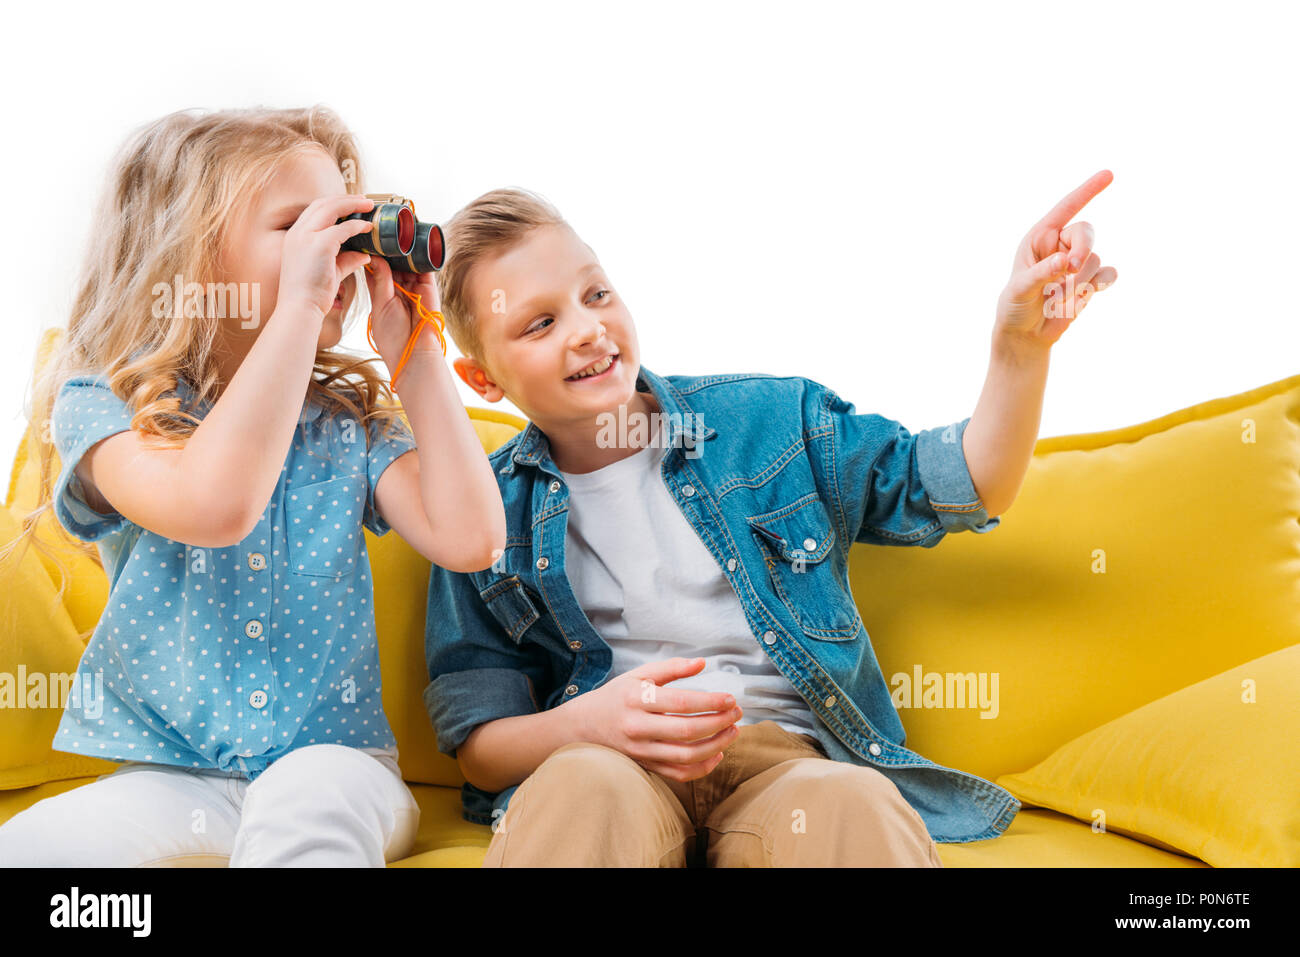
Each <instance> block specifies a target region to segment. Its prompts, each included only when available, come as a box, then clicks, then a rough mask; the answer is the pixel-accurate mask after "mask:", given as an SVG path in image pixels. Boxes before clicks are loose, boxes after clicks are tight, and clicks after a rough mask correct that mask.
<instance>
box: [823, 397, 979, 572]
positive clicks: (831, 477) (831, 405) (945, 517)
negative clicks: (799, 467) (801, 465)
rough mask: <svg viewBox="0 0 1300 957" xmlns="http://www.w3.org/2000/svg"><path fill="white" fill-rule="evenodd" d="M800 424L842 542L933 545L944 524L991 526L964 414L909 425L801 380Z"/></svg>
mask: <svg viewBox="0 0 1300 957" xmlns="http://www.w3.org/2000/svg"><path fill="white" fill-rule="evenodd" d="M805 382H806V383H807V388H806V391H805V395H804V430H805V433H806V434H809V435H812V436H816V438H815V439H814V440H812V441H811V442H810V451H809V459H810V461H811V462H812V464H813V468H814V470H815V472H816V474H817V481H818V486H819V489H820V490H821V491H822V494H823V497H824V498H825V500H827V501H828V502H830V503H831V505H832V510H833V513H834V515H833V518H834V521H835V523H836V529H837V531H838V533H839V534H840V536H841V537H842V539H843V540H844V541H846V542H863V543H866V544H870V545H920V546H922V547H924V548H932V547H933V546H935V545H937V544H938V543H939V542H940V541H942V540H943V538H944V536H945V535H947V534H948V533H949V532H960V531H965V530H968V529H969V530H972V531H976V532H981V533H984V532H990V531H992V530H993V529H995V528H997V526H998V525H999V524H1000V523H1001V521H1002V520H1001V519H1000V518H994V517H991V516H990V515H989V513H988V511H987V509H986V508H985V505H984V502H983V501H982V500H981V499H980V497H979V493H978V492H976V490H975V487H974V485H973V483H972V481H971V475H970V471H969V469H968V468H967V465H966V459H965V456H964V453H963V451H962V447H963V442H962V435H963V432H964V430H965V429H966V427H967V426H968V424H969V423H970V421H971V420H970V419H962V420H960V421H958V422H953V423H951V424H950V425H946V426H941V427H939V428H933V429H927V430H925V431H923V432H918V433H912V432H909V431H908V430H907V429H906V428H905V427H904V426H903V425H902V423H900V422H897V421H895V420H893V419H890V418H887V417H886V416H883V415H878V414H876V413H871V412H868V413H858V412H856V411H855V410H854V406H853V403H851V402H847V401H845V400H844V399H842V398H840V397H839V396H838V395H837V394H836V393H834V392H833V391H831V390H830V389H828V388H827V387H825V386H823V385H821V384H820V383H817V382H813V381H812V380H805Z"/></svg>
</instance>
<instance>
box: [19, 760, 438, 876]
mask: <svg viewBox="0 0 1300 957" xmlns="http://www.w3.org/2000/svg"><path fill="white" fill-rule="evenodd" d="M419 821H420V808H419V806H418V805H417V804H416V803H415V798H413V797H412V796H411V792H410V790H409V789H408V788H407V787H406V784H405V782H403V780H402V774H401V771H400V770H399V769H398V767H397V762H396V761H394V760H393V759H392V758H391V757H389V756H388V755H381V754H371V753H368V752H366V751H362V750H360V749H357V748H349V747H344V746H343V745H339V744H313V745H309V746H307V747H304V748H299V749H297V750H294V751H290V752H289V753H288V754H286V755H285V756H284V757H282V758H279V759H278V760H276V761H274V762H272V764H271V766H270V767H268V768H267V769H266V770H265V771H263V772H262V773H261V774H260V775H259V776H258V777H257V779H256V780H254V781H253V782H251V783H250V782H249V780H248V778H247V777H246V776H244V775H243V774H242V773H235V772H226V771H203V770H199V769H197V768H181V767H175V766H167V765H157V764H151V763H148V762H131V763H128V764H124V765H123V766H122V767H120V768H118V769H117V770H116V771H113V772H112V773H111V774H105V775H101V776H100V777H99V778H97V779H96V780H94V781H92V782H91V783H89V784H85V785H82V786H81V787H77V788H73V789H72V790H71V791H65V792H63V793H62V794H56V795H55V796H54V797H50V798H46V799H45V800H43V801H38V802H36V803H35V804H33V805H32V806H31V807H29V808H27V809H26V810H24V811H21V812H19V813H18V814H16V815H14V816H13V817H12V818H10V819H9V820H8V821H7V822H6V823H5V824H3V825H0V866H5V867H224V866H227V864H228V865H229V866H230V867H383V866H384V864H385V863H386V862H387V861H392V860H397V859H399V858H402V857H406V856H407V855H408V854H409V853H410V850H411V848H412V846H413V845H414V843H415V832H416V828H417V827H418V825H419Z"/></svg>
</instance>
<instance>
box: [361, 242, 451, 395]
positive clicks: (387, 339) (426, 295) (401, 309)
mask: <svg viewBox="0 0 1300 957" xmlns="http://www.w3.org/2000/svg"><path fill="white" fill-rule="evenodd" d="M366 285H367V286H368V287H369V289H370V315H371V320H370V324H371V333H372V337H373V339H374V341H375V348H376V349H378V350H379V355H380V356H381V357H382V358H383V360H384V362H385V363H386V364H387V365H388V374H389V376H391V375H392V374H393V372H394V371H395V370H396V368H397V362H398V360H399V359H401V357H402V352H403V351H404V350H405V349H406V343H407V342H408V341H409V340H410V338H411V333H412V332H413V331H414V330H415V327H416V325H417V324H418V323H419V322H420V316H419V313H418V312H417V311H416V309H415V303H414V302H412V301H411V300H410V299H407V298H406V297H405V296H404V295H402V294H401V292H399V291H398V289H397V287H398V286H401V287H402V288H403V289H405V290H406V291H407V292H409V293H411V294H412V295H416V296H419V297H420V303H421V304H422V305H423V306H424V307H425V308H426V309H428V310H429V311H430V312H439V311H441V309H442V304H441V300H440V299H439V298H438V287H437V283H436V282H435V281H434V274H433V273H410V272H400V271H399V272H394V271H393V269H392V267H391V266H389V265H388V263H387V262H386V261H385V260H384V258H383V257H382V256H371V257H370V265H369V267H368V268H367V269H366ZM444 335H445V333H444ZM417 352H432V353H434V354H435V355H437V356H438V357H439V358H441V357H442V346H440V345H439V344H438V335H437V333H436V332H435V331H434V329H433V327H432V326H430V325H429V324H428V323H425V325H424V328H423V329H421V330H420V337H419V339H417V340H416V343H415V346H414V348H413V349H412V355H414V354H415V353H417ZM408 361H409V360H408Z"/></svg>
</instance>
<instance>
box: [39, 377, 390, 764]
mask: <svg viewBox="0 0 1300 957" xmlns="http://www.w3.org/2000/svg"><path fill="white" fill-rule="evenodd" d="M177 394H178V395H179V396H181V397H182V400H183V403H184V405H185V407H186V408H188V409H190V411H192V412H193V413H194V414H195V415H196V417H198V418H202V417H203V415H204V412H205V411H206V410H199V411H196V410H195V409H194V408H193V404H192V399H193V390H192V389H191V388H190V387H189V386H188V385H187V384H186V383H184V382H182V383H181V384H180V386H179V387H178V390H177ZM52 421H53V431H54V438H55V443H56V445H57V448H58V452H59V457H60V462H61V469H60V472H59V476H58V478H57V480H56V483H55V486H54V509H55V515H56V517H57V518H58V520H59V522H60V524H62V525H63V527H64V528H65V529H67V530H68V531H69V532H70V533H71V534H73V535H75V536H76V537H77V538H80V539H82V540H83V541H88V542H95V543H96V544H97V546H98V548H99V553H100V556H101V558H102V560H103V563H104V571H105V572H106V573H107V575H108V580H109V596H108V602H107V604H106V606H105V608H104V613H103V616H102V617H101V618H100V621H99V624H98V625H97V626H96V628H95V633H94V635H93V636H92V637H91V639H90V641H89V642H88V644H87V645H86V650H85V653H84V654H83V655H82V658H81V662H80V664H79V665H78V673H77V675H76V677H75V681H76V682H77V684H78V686H79V687H80V688H83V689H87V691H89V689H92V688H96V689H102V690H98V693H96V694H94V695H90V694H85V695H82V696H81V698H80V700H79V701H78V702H76V704H75V705H74V702H73V700H72V699H70V700H69V702H68V705H67V706H66V707H65V709H64V712H63V716H62V718H61V720H60V722H59V727H58V730H57V731H56V733H55V736H54V744H53V747H54V748H55V750H58V751H68V752H73V753H78V754H91V755H95V756H97V757H103V758H108V759H111V760H116V761H152V762H155V763H158V764H170V765H179V766H182V767H193V768H203V769H220V770H223V771H232V772H242V773H244V774H246V775H247V776H248V777H249V779H250V780H251V779H254V778H256V777H257V776H258V775H260V774H261V773H262V772H263V771H264V770H266V768H267V767H269V766H270V764H271V762H273V761H274V760H276V759H277V758H279V757H281V756H283V755H284V754H286V753H288V752H289V751H291V750H293V749H294V748H298V747H302V746H304V745H309V744H342V745H347V746H350V747H355V748H358V749H360V750H363V751H369V752H372V753H375V752H383V753H387V754H391V755H396V753H397V752H396V741H395V739H394V737H393V732H392V730H391V729H390V727H389V724H388V720H387V718H386V716H385V715H384V711H383V700H382V695H381V692H380V679H379V649H378V643H377V641H376V638H375V619H374V601H373V596H372V594H371V583H370V563H369V559H368V557H367V554H366V543H365V536H364V534H363V533H362V528H363V527H364V528H368V529H370V530H371V531H372V532H374V533H375V534H377V535H382V534H384V533H385V532H387V531H388V529H389V526H388V525H387V523H386V522H384V520H383V517H382V516H381V515H380V514H379V512H378V511H377V510H376V509H375V499H374V488H375V485H376V484H377V483H378V481H379V477H380V475H381V474H382V473H383V471H384V470H385V469H386V468H387V467H388V466H389V465H390V464H392V462H393V461H394V460H396V459H397V458H398V456H400V455H402V454H403V453H405V452H408V451H410V450H411V449H413V448H414V447H415V442H414V438H413V437H412V435H411V433H410V430H409V429H408V428H407V427H406V426H405V424H404V423H402V422H401V421H400V420H396V421H395V422H394V423H393V426H392V429H391V430H390V431H388V432H387V434H383V435H381V434H379V433H380V430H379V428H378V426H377V425H374V424H373V423H372V424H371V425H370V426H369V427H368V430H367V431H366V432H363V431H362V426H361V424H360V423H358V422H356V421H355V420H352V419H350V418H348V417H347V416H346V415H345V414H328V413H326V412H325V411H324V410H323V409H322V407H321V405H320V404H319V403H316V402H312V403H308V404H306V405H305V406H304V408H303V410H302V413H301V414H300V416H299V429H298V432H297V433H296V434H295V436H294V441H293V445H292V447H291V449H290V451H289V454H288V457H287V460H286V462H285V464H284V467H283V468H282V469H281V473H280V477H279V480H278V481H277V483H276V487H275V491H274V492H273V493H272V495H271V499H270V501H269V502H268V504H267V506H266V508H265V510H264V511H263V512H262V515H261V518H259V519H258V522H257V526H256V527H255V528H254V529H253V531H252V532H251V533H249V535H248V536H247V537H246V538H245V539H244V540H243V541H241V542H238V543H236V544H234V545H231V546H229V547H218V548H198V547H194V546H190V545H186V544H183V543H181V542H176V541H172V540H171V539H169V538H164V537H163V536H162V535H159V534H157V533H155V532H151V531H149V530H148V529H146V528H142V527H141V526H139V525H136V524H134V523H133V522H131V521H129V520H128V519H127V518H125V517H124V516H122V515H121V514H119V513H116V512H113V513H107V514H101V513H100V512H97V511H95V510H94V509H92V508H91V507H90V506H89V505H88V504H87V502H86V500H85V495H84V491H83V489H82V488H81V483H80V482H79V481H78V480H77V476H76V473H75V471H74V469H75V468H76V465H77V462H78V461H79V460H80V459H81V457H82V456H83V455H84V454H85V452H86V450H87V449H89V448H90V447H91V446H93V445H94V444H95V443H97V442H99V441H100V440H101V439H104V438H107V437H108V436H110V435H114V434H116V433H118V432H125V431H128V430H129V429H130V428H131V412H130V410H129V409H128V408H127V405H126V403H125V402H123V401H122V400H121V399H120V398H118V396H117V395H116V394H114V392H113V391H112V390H111V389H110V388H109V386H108V383H107V381H106V380H105V379H104V378H103V377H102V376H96V377H90V376H78V377H74V378H72V379H70V380H69V381H68V382H66V383H64V385H63V387H62V388H61V389H60V390H59V394H58V397H57V399H56V401H55V405H54V410H53V415H52ZM367 436H369V442H367ZM246 454H247V455H249V456H250V457H251V456H258V455H263V454H265V453H264V452H263V451H262V450H261V449H257V448H249V449H247V450H246ZM203 505H204V503H203V502H201V501H195V502H194V507H195V508H196V509H200V510H201V509H202V508H203Z"/></svg>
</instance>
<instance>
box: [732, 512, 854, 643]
mask: <svg viewBox="0 0 1300 957" xmlns="http://www.w3.org/2000/svg"><path fill="white" fill-rule="evenodd" d="M746 520H747V521H748V522H749V527H750V530H751V531H752V532H753V533H754V535H755V537H756V538H757V539H758V541H759V542H760V543H761V545H762V548H763V563H764V564H765V565H766V566H767V570H768V576H769V580H770V581H771V584H772V588H773V590H775V592H776V594H777V595H778V596H779V597H780V599H781V601H782V602H784V603H785V606H786V607H787V608H788V609H789V610H790V614H791V615H793V616H794V620H795V621H796V622H797V623H798V625H799V627H800V628H801V629H802V630H803V632H804V633H805V634H806V635H808V636H809V637H811V638H817V639H820V640H822V641H847V640H850V639H852V638H854V637H856V636H857V634H858V632H859V630H860V629H861V628H862V618H861V616H860V615H859V614H858V609H857V606H856V604H854V601H853V596H852V593H851V592H850V591H848V590H847V586H846V584H845V583H843V582H841V581H840V580H839V579H840V578H841V577H843V576H841V574H840V572H839V570H838V567H839V563H837V562H836V561H835V560H834V559H835V538H836V536H835V527H834V526H833V525H832V524H831V520H830V516H829V515H828V514H827V512H826V506H825V504H824V503H823V502H822V500H821V499H820V498H819V497H818V496H817V494H816V493H815V492H810V493H808V494H807V495H805V496H803V497H802V498H798V499H795V500H794V501H793V502H791V503H790V504H789V505H784V506H782V507H781V508H777V509H773V510H772V511H769V512H761V513H759V514H757V515H750V516H748V517H747V519H746Z"/></svg>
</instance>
